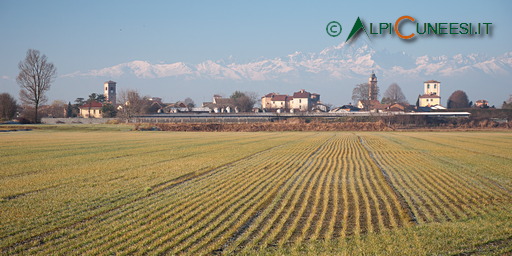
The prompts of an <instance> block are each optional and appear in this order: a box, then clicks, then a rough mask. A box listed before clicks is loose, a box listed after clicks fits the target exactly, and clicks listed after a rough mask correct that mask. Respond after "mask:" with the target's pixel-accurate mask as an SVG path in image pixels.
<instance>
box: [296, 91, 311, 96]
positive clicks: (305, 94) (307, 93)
mask: <svg viewBox="0 0 512 256" xmlns="http://www.w3.org/2000/svg"><path fill="white" fill-rule="evenodd" d="M310 96H311V93H309V92H307V91H303V92H302V91H301V92H294V93H293V97H294V98H309V97H310Z"/></svg>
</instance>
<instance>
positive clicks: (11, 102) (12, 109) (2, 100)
mask: <svg viewBox="0 0 512 256" xmlns="http://www.w3.org/2000/svg"><path fill="white" fill-rule="evenodd" d="M17 110H18V103H17V102H16V99H14V98H13V97H12V96H11V95H10V94H8V93H2V94H0V119H4V120H11V119H13V118H14V116H15V115H16V111H17Z"/></svg>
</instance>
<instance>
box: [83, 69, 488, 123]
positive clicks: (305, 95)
mask: <svg viewBox="0 0 512 256" xmlns="http://www.w3.org/2000/svg"><path fill="white" fill-rule="evenodd" d="M423 87H424V90H423V94H421V95H419V96H418V100H417V103H416V105H409V104H407V103H402V102H395V103H391V104H383V103H381V102H380V101H379V100H378V99H377V96H378V89H377V88H378V87H377V76H376V75H375V74H374V73H373V72H372V74H371V75H370V77H369V78H368V95H367V96H368V97H367V99H364V100H359V101H358V102H357V103H356V104H355V105H352V104H349V105H343V106H341V107H337V108H334V109H329V107H328V106H327V105H325V104H323V103H322V102H321V101H320V94H318V93H311V92H308V91H306V90H304V89H302V90H299V91H297V92H294V93H293V94H292V95H287V94H279V93H275V92H272V93H268V94H266V95H265V96H263V97H261V107H259V108H253V109H252V111H253V112H276V113H285V112H286V113H298V112H331V113H337V112H351V111H370V112H385V111H393V112H396V111H406V112H407V111H431V110H432V109H445V107H443V106H442V105H441V93H440V92H441V82H439V81H436V80H428V81H425V82H424V83H423ZM104 96H105V102H106V103H110V104H112V105H114V106H116V107H117V108H118V109H121V108H122V107H123V106H122V105H116V104H115V103H116V82H114V81H107V82H105V83H104ZM149 104H150V105H149V108H148V112H149V113H150V114H157V113H181V112H188V113H238V112H240V110H239V108H238V106H237V105H236V104H235V102H234V100H233V99H231V98H223V97H222V96H220V95H213V99H212V101H211V102H203V104H202V106H201V107H195V106H193V105H190V104H188V105H187V104H186V103H185V102H177V103H163V102H162V99H161V98H158V97H153V98H149ZM488 104H489V103H488V102H487V101H486V100H479V101H476V103H475V106H476V107H480V108H485V107H488ZM102 107H103V103H100V102H90V103H87V104H84V105H82V106H80V107H79V109H80V113H79V115H80V116H81V117H85V118H87V117H95V118H100V117H102Z"/></svg>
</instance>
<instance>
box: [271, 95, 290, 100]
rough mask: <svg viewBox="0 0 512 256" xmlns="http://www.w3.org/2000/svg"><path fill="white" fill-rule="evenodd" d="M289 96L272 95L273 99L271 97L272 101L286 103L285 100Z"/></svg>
mask: <svg viewBox="0 0 512 256" xmlns="http://www.w3.org/2000/svg"><path fill="white" fill-rule="evenodd" d="M288 97H289V96H288V95H274V97H272V100H273V101H286V98H288Z"/></svg>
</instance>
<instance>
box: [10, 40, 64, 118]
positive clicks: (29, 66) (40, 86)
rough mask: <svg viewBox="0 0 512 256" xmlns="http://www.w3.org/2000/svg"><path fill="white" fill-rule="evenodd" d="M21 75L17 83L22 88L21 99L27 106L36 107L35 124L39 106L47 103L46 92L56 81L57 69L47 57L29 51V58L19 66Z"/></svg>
mask: <svg viewBox="0 0 512 256" xmlns="http://www.w3.org/2000/svg"><path fill="white" fill-rule="evenodd" d="M18 68H19V69H20V73H19V74H18V77H17V78H16V81H17V82H18V84H19V85H20V87H21V90H20V98H21V101H22V102H23V103H25V104H28V105H30V106H33V107H34V122H38V121H39V120H38V110H39V105H40V104H42V103H44V102H46V100H47V98H46V95H45V93H46V91H48V90H49V89H50V86H51V83H52V82H53V81H54V79H55V77H56V74H57V68H55V66H54V65H53V63H50V62H48V59H47V57H46V55H44V54H43V55H41V53H40V52H39V51H38V50H34V49H29V50H28V51H27V56H26V57H25V59H24V60H23V61H20V63H19V64H18Z"/></svg>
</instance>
